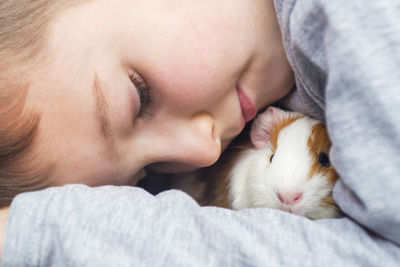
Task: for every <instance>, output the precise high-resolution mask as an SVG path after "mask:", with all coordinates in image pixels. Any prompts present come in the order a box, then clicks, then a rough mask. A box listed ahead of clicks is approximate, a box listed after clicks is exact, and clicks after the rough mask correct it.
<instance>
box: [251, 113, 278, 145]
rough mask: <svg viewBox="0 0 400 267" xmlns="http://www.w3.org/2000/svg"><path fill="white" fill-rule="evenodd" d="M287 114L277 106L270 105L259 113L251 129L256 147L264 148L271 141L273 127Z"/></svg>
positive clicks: (252, 140)
mask: <svg viewBox="0 0 400 267" xmlns="http://www.w3.org/2000/svg"><path fill="white" fill-rule="evenodd" d="M285 115H286V112H285V111H283V110H281V109H279V108H275V107H269V108H267V110H266V111H264V112H263V113H260V114H258V116H257V118H256V119H255V120H254V122H253V125H252V126H251V131H250V139H251V142H252V143H253V145H254V146H255V147H256V148H264V147H265V146H266V145H267V144H268V143H269V142H270V141H271V136H270V133H271V129H272V127H273V126H274V124H275V123H276V122H278V121H279V120H281V119H282V118H283V117H284V116H285Z"/></svg>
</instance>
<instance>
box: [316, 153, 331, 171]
mask: <svg viewBox="0 0 400 267" xmlns="http://www.w3.org/2000/svg"><path fill="white" fill-rule="evenodd" d="M318 162H319V164H321V166H322V167H324V168H329V167H330V166H331V162H330V160H329V157H328V154H326V153H325V152H321V153H319V155H318Z"/></svg>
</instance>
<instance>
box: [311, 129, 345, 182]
mask: <svg viewBox="0 0 400 267" xmlns="http://www.w3.org/2000/svg"><path fill="white" fill-rule="evenodd" d="M307 145H308V148H309V151H310V153H311V157H312V164H311V168H310V171H309V173H308V178H309V179H310V178H312V177H313V176H314V175H315V174H317V173H320V174H322V175H324V176H325V177H326V179H327V180H328V181H329V182H330V183H332V184H333V183H335V182H336V180H337V179H338V174H337V173H336V171H335V169H334V168H333V166H332V165H331V164H330V165H329V166H328V167H327V166H322V164H321V163H320V160H319V156H320V153H326V154H327V155H328V154H329V149H330V147H331V141H330V139H329V136H328V134H327V132H326V128H325V125H324V124H323V123H317V124H316V125H314V126H313V127H312V130H311V134H310V137H309V138H308V141H307Z"/></svg>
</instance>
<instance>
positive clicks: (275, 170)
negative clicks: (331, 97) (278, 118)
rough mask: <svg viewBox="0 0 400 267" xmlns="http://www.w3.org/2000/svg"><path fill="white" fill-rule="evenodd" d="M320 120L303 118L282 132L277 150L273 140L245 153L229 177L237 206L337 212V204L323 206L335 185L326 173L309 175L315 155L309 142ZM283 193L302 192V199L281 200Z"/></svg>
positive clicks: (324, 214)
mask: <svg viewBox="0 0 400 267" xmlns="http://www.w3.org/2000/svg"><path fill="white" fill-rule="evenodd" d="M317 123H318V121H316V120H314V119H311V118H309V117H300V118H298V119H297V120H295V121H294V122H292V123H291V124H289V125H288V126H286V127H284V128H283V129H282V130H281V131H280V132H279V136H278V140H277V142H278V143H277V148H276V150H275V151H273V147H272V145H271V143H269V144H267V145H266V146H265V147H264V148H261V149H257V148H250V149H248V150H247V151H246V152H244V153H243V154H242V155H241V157H240V159H239V160H238V161H237V163H236V165H234V167H233V169H232V171H231V173H230V179H229V180H230V190H229V198H230V200H231V205H232V208H233V209H245V208H254V207H269V208H275V209H281V210H284V211H288V212H291V213H294V214H298V215H303V216H307V217H310V218H320V217H331V216H335V215H336V213H337V209H336V208H335V207H334V206H329V205H321V201H322V200H323V198H325V197H326V196H327V195H329V194H330V193H331V191H332V184H330V183H329V182H328V179H327V177H325V176H324V175H323V174H322V173H314V174H313V175H312V177H309V174H310V168H311V166H312V164H313V155H312V154H311V153H310V149H309V146H308V141H309V137H310V136H311V131H312V127H313V126H314V125H316V124H317ZM272 154H274V157H273V159H272V162H270V161H269V159H270V158H271V156H272ZM279 192H281V194H284V193H286V192H298V193H299V194H301V199H300V200H299V201H297V202H296V203H293V204H292V205H287V204H284V203H283V202H282V201H280V200H279V197H278V193H279Z"/></svg>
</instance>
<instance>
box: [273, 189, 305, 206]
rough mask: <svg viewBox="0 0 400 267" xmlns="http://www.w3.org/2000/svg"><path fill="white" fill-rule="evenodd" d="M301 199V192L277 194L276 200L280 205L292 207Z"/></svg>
mask: <svg viewBox="0 0 400 267" xmlns="http://www.w3.org/2000/svg"><path fill="white" fill-rule="evenodd" d="M302 198H303V193H301V192H291V191H288V192H278V199H279V201H280V202H282V204H286V205H293V204H295V203H298V202H299V201H300V200H301V199H302Z"/></svg>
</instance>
